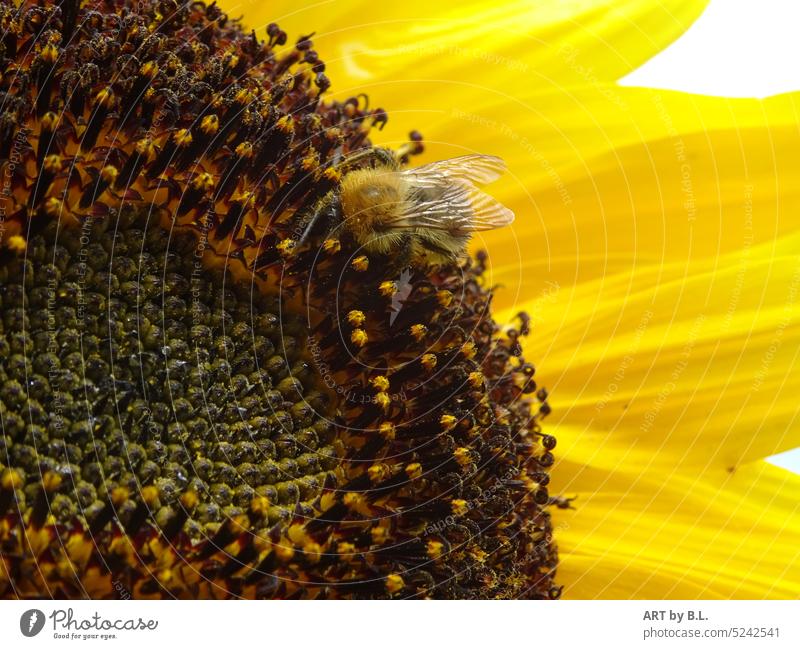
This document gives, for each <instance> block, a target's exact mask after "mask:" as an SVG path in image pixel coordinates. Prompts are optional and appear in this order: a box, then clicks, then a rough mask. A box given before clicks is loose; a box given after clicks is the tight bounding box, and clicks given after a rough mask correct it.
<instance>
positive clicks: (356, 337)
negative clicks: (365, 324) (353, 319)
mask: <svg viewBox="0 0 800 649" xmlns="http://www.w3.org/2000/svg"><path fill="white" fill-rule="evenodd" d="M368 340H369V337H368V336H367V332H366V331H364V330H363V329H353V331H352V332H351V333H350V342H352V343H353V344H354V345H355V346H356V347H363V346H364V345H366V344H367V341H368Z"/></svg>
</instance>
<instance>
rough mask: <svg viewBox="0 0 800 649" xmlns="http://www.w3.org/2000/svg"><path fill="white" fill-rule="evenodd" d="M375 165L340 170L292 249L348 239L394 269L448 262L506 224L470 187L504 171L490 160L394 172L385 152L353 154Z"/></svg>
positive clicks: (499, 208)
mask: <svg viewBox="0 0 800 649" xmlns="http://www.w3.org/2000/svg"><path fill="white" fill-rule="evenodd" d="M362 156H371V157H374V158H375V164H373V165H371V166H366V167H363V168H359V169H353V170H352V171H346V172H345V173H344V174H343V176H342V179H341V182H340V183H339V186H338V188H337V189H334V190H332V191H331V192H329V193H328V195H326V196H325V197H323V198H322V199H321V200H320V201H319V202H318V203H317V205H315V207H314V208H313V209H312V210H311V213H310V214H309V215H308V216H307V217H305V219H304V221H303V225H302V226H301V227H302V229H303V235H302V237H301V238H300V241H299V242H298V243H299V244H302V243H303V242H304V241H305V240H306V239H307V238H308V236H309V235H310V234H311V233H312V232H314V231H315V230H316V231H318V230H319V227H320V223H323V224H324V225H323V227H324V229H325V232H324V234H325V235H326V236H328V237H331V236H333V237H337V238H338V237H341V236H342V231H343V233H344V234H345V235H346V236H350V237H352V239H353V240H354V242H355V244H356V245H357V246H358V247H359V248H360V249H361V250H362V251H363V252H365V253H366V254H367V255H370V254H372V255H382V256H385V257H387V258H390V259H391V261H392V263H397V264H399V265H401V266H404V265H412V264H426V263H427V264H444V263H449V262H453V261H456V260H457V259H458V258H459V257H461V256H462V255H463V254H464V253H465V251H466V247H467V244H468V243H469V240H470V237H471V236H472V233H473V232H479V231H484V230H492V229H494V228H500V227H503V226H505V225H508V224H510V223H511V222H512V221H513V220H514V213H513V212H512V211H511V210H510V209H508V208H507V207H505V206H504V205H502V204H501V203H499V202H498V201H497V200H495V199H494V198H492V197H491V196H489V195H488V194H486V193H484V192H483V191H481V190H480V189H479V188H478V187H477V185H485V184H488V183H491V182H493V181H495V180H497V179H498V178H499V177H500V176H501V175H502V174H503V172H504V171H505V169H506V166H505V163H504V162H503V160H502V159H501V158H498V157H496V156H490V155H481V154H473V155H464V156H460V157H458V158H450V159H448V160H441V161H438V162H432V163H430V164H426V165H423V166H421V167H416V168H413V169H402V168H401V165H400V163H399V161H398V160H397V159H396V158H395V157H394V155H393V154H392V153H391V152H390V151H388V150H386V149H378V148H375V149H369V150H367V151H366V152H365V153H363V154H362V153H361V152H359V154H356V155H355V156H354V157H353V158H351V160H350V161H349V162H350V163H352V162H354V160H356V159H360V158H361V157H362Z"/></svg>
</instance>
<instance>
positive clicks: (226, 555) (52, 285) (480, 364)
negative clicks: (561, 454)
mask: <svg viewBox="0 0 800 649" xmlns="http://www.w3.org/2000/svg"><path fill="white" fill-rule="evenodd" d="M0 23H2V26H3V39H2V42H0V46H1V47H2V50H0V55H2V57H3V70H4V73H3V76H2V78H0V91H1V92H2V95H0V97H1V98H2V111H3V112H2V115H0V144H1V145H2V149H1V150H0V158H2V160H3V173H4V175H3V180H4V182H3V186H2V199H3V200H2V207H3V212H2V217H3V221H2V229H1V230H0V234H1V235H2V238H0V299H1V300H2V301H0V313H2V321H0V325H1V326H0V353H1V356H2V363H0V421H2V438H0V595H2V596H5V597H42V596H57V597H85V596H91V597H125V598H129V597H137V598H139V597H184V598H198V597H214V598H218V597H243V598H254V597H258V598H262V597H263V598H339V597H368V598H373V597H390V598H409V597H439V598H476V597H482V598H487V597H495V598H519V597H531V598H556V597H558V596H559V595H560V592H561V589H560V587H559V586H558V584H557V582H556V581H555V570H556V566H557V553H556V547H555V544H554V542H553V538H552V532H553V526H552V518H551V513H550V509H551V508H553V507H556V506H558V505H561V504H563V502H562V500H561V499H559V497H558V496H557V495H554V494H551V492H550V491H549V488H548V483H549V479H550V477H549V473H548V470H549V467H550V466H552V464H553V462H554V454H553V449H554V448H555V446H556V439H555V437H553V436H552V435H550V434H548V433H547V432H546V431H545V430H543V428H542V425H541V424H542V420H543V419H544V418H545V417H546V416H547V415H548V414H549V412H550V406H549V405H548V403H547V396H548V395H547V391H546V390H545V389H543V388H540V387H537V384H536V381H535V380H534V378H533V375H534V367H533V366H532V365H531V364H530V363H528V362H526V361H525V359H524V358H523V355H522V347H521V340H522V339H523V338H524V337H525V336H526V335H527V333H528V332H529V320H530V319H529V317H528V316H527V315H526V314H524V313H519V314H517V316H516V322H515V324H514V325H513V326H503V327H501V326H500V325H498V324H497V323H496V321H495V320H494V319H493V318H492V315H491V302H492V299H493V291H492V286H491V284H490V282H489V279H488V277H487V273H486V269H487V268H486V257H485V255H480V254H479V255H475V257H474V258H466V257H465V258H464V259H456V258H453V259H449V258H444V256H443V258H442V259H440V260H439V262H438V263H436V264H432V263H428V262H423V261H420V260H415V261H414V262H413V263H411V264H410V265H405V264H401V263H400V262H399V261H398V259H397V258H396V257H399V255H395V254H394V251H393V250H386V251H375V250H372V249H370V248H367V247H364V248H362V247H361V246H359V245H358V240H357V237H358V235H357V234H356V233H354V232H352V231H351V228H344V227H337V222H336V221H335V220H331V219H333V217H330V218H328V217H325V218H320V219H315V218H312V217H311V215H312V214H316V213H318V212H324V211H325V210H326V209H327V208H326V207H325V206H331V205H333V204H334V203H335V199H334V197H335V196H336V192H337V191H338V190H339V187H340V185H341V186H342V196H343V197H342V201H341V202H342V203H344V197H345V194H344V186H345V185H347V182H348V179H351V180H352V178H353V177H358V176H357V175H355V174H358V173H360V172H363V173H361V175H362V176H363V175H364V174H366V175H370V174H372V175H379V174H377V173H376V172H375V171H374V170H370V168H371V167H372V166H374V165H376V164H383V163H385V162H386V161H387V160H390V161H391V164H393V165H398V166H399V165H403V164H407V163H408V161H409V158H410V156H412V155H415V154H417V153H419V152H420V150H421V148H422V147H423V144H422V142H421V136H420V135H419V133H417V132H416V131H412V132H411V133H410V135H409V138H408V141H407V142H404V143H403V144H401V145H399V146H396V147H394V149H393V150H391V149H389V148H378V147H375V146H373V145H372V143H371V141H370V139H369V138H370V134H371V132H373V131H374V130H375V129H376V128H378V129H380V128H381V127H382V126H383V125H384V124H385V123H386V120H387V115H386V112H385V111H383V110H382V109H379V108H375V107H372V108H370V107H369V102H368V99H367V98H366V97H360V96H348V97H346V98H344V99H333V98H329V97H328V96H327V92H328V90H329V88H330V84H331V82H330V80H329V77H328V76H327V74H326V67H325V63H324V61H323V60H322V59H321V58H320V55H319V54H318V53H317V51H316V50H315V49H314V46H313V42H312V40H311V36H310V35H308V32H307V31H301V32H299V33H297V35H296V36H294V37H293V39H292V40H291V41H290V40H289V37H288V34H287V33H286V32H285V31H284V30H283V29H282V28H281V27H280V26H279V25H278V24H276V23H274V22H272V23H270V24H269V25H267V26H266V28H265V29H260V30H258V33H256V31H254V30H253V31H250V30H247V29H245V28H244V27H243V25H242V24H241V23H240V22H238V21H236V20H233V19H231V18H229V17H228V16H227V15H226V14H225V13H224V12H223V11H222V10H221V9H220V8H219V7H218V6H216V5H215V4H209V5H206V4H204V3H202V2H193V3H184V4H179V3H176V2H171V1H170V0H163V1H162V0H153V1H145V2H136V3H131V2H129V1H128V0H118V1H116V2H108V1H107V0H96V1H90V2H85V3H83V2H78V1H77V0H75V1H73V2H70V1H67V2H60V3H55V2H50V3H48V2H44V3H38V2H37V3H34V2H23V3H21V4H19V5H8V4H4V5H0ZM381 161H383V162H381ZM351 173H353V174H354V175H353V176H351V175H350V174H351ZM412 243H413V242H412ZM404 265H405V266H406V267H405V268H403V266H404Z"/></svg>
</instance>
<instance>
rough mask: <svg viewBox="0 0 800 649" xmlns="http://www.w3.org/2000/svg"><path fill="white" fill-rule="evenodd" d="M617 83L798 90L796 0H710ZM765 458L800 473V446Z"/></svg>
mask: <svg viewBox="0 0 800 649" xmlns="http://www.w3.org/2000/svg"><path fill="white" fill-rule="evenodd" d="M656 1H657V0H656ZM621 83H622V85H626V86H649V87H655V88H665V89H669V90H683V91H685V92H695V93H701V94H705V95H720V96H727V97H767V96H769V95H775V94H779V93H782V92H789V91H792V90H800V0H711V3H710V4H709V6H708V8H707V9H706V11H705V12H704V13H703V15H702V16H700V18H699V19H698V20H697V21H696V22H695V23H694V24H693V25H692V26H691V27H690V28H689V30H688V31H687V32H686V33H685V34H684V35H683V36H682V37H681V38H679V39H678V40H677V41H675V43H673V44H672V45H671V46H670V47H668V48H667V49H666V50H664V51H663V52H661V53H660V54H658V55H656V56H655V57H654V58H653V59H651V60H650V61H648V62H647V63H645V64H644V65H643V66H642V67H640V68H639V69H637V70H635V71H634V72H632V73H631V74H629V75H628V76H627V77H625V78H624V79H623V80H622V81H621ZM769 459H770V461H771V462H773V463H774V464H777V465H778V466H782V467H784V468H787V469H790V470H791V471H794V472H795V473H800V448H797V449H794V450H792V451H787V452H786V453H781V454H780V455H776V456H773V457H772V458H769Z"/></svg>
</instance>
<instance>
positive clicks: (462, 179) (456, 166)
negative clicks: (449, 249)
mask: <svg viewBox="0 0 800 649" xmlns="http://www.w3.org/2000/svg"><path fill="white" fill-rule="evenodd" d="M505 168H506V167H505V163H504V162H503V160H502V159H501V158H498V157H495V156H487V155H466V156H461V157H460V158H452V159H450V160H442V161H440V162H432V163H431V164H427V165H423V166H422V167H417V168H416V169H408V170H405V171H400V172H398V173H399V174H400V175H401V176H402V177H403V179H404V180H405V181H406V182H407V183H408V185H409V187H410V190H411V196H410V198H411V200H409V201H408V204H407V207H406V209H405V210H404V211H403V213H402V215H399V218H398V219H397V220H396V222H395V223H394V225H395V227H427V228H433V229H436V230H446V231H448V232H477V231H481V230H493V229H494V228H500V227H503V226H504V225H508V224H509V223H511V222H512V221H513V220H514V213H513V212H512V211H511V210H510V209H508V208H507V207H505V206H504V205H503V204H502V203H500V202H498V201H497V200H495V199H494V198H492V197H491V196H489V194H486V193H485V192H483V191H481V190H480V189H478V188H477V187H476V186H475V185H474V184H473V183H481V184H485V183H489V182H492V181H493V180H496V179H497V178H499V177H500V175H501V174H502V173H503V171H505Z"/></svg>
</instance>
